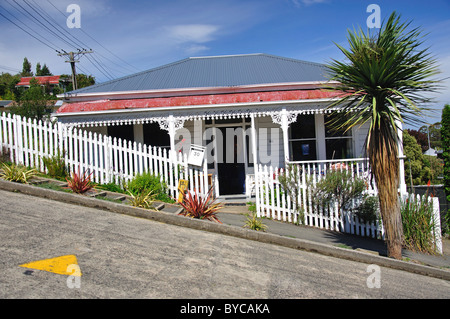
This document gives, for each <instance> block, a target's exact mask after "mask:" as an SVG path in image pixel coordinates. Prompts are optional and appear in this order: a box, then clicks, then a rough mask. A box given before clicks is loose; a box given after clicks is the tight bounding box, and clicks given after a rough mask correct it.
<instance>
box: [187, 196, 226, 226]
mask: <svg viewBox="0 0 450 319" xmlns="http://www.w3.org/2000/svg"><path fill="white" fill-rule="evenodd" d="M212 194H213V188H212V187H211V188H210V189H209V191H208V194H207V196H205V197H201V196H200V195H199V194H198V193H197V192H195V194H194V195H192V193H191V192H190V191H187V192H186V193H185V194H184V195H183V201H182V202H180V205H181V206H183V208H184V210H183V212H181V213H180V215H184V216H187V217H191V218H198V219H207V220H210V221H215V222H218V223H221V224H222V222H221V221H220V220H219V219H218V218H217V216H216V213H217V211H218V210H219V209H220V208H222V205H221V204H220V203H217V202H216V200H215V199H213V198H212Z"/></svg>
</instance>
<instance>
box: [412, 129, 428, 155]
mask: <svg viewBox="0 0 450 319" xmlns="http://www.w3.org/2000/svg"><path fill="white" fill-rule="evenodd" d="M407 132H408V134H409V135H411V136H413V137H414V138H415V139H416V142H417V143H419V145H420V147H421V149H422V153H423V152H425V151H426V150H427V149H428V135H427V134H425V133H422V132H420V131H418V130H411V129H408V131H407Z"/></svg>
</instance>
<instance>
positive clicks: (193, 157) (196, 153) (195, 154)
mask: <svg viewBox="0 0 450 319" xmlns="http://www.w3.org/2000/svg"><path fill="white" fill-rule="evenodd" d="M205 150H206V147H204V146H199V145H191V149H190V152H189V159H188V164H190V165H194V166H202V163H203V158H204V156H205Z"/></svg>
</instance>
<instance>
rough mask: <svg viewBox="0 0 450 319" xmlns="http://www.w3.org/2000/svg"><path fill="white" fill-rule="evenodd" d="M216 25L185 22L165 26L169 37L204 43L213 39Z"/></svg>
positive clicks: (216, 29)
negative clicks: (185, 23)
mask: <svg viewBox="0 0 450 319" xmlns="http://www.w3.org/2000/svg"><path fill="white" fill-rule="evenodd" d="M218 30H219V27H218V26H215V25H210V24H187V25H175V26H170V27H167V31H168V34H169V36H170V37H172V38H174V39H175V40H177V41H179V42H182V43H184V42H194V43H205V42H209V41H212V40H214V34H215V33H216V32H217V31H218Z"/></svg>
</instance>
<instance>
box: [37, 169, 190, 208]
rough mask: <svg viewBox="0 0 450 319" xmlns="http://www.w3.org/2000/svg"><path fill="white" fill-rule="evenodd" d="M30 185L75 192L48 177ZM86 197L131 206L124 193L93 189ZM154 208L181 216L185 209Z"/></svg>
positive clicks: (155, 204) (168, 205)
mask: <svg viewBox="0 0 450 319" xmlns="http://www.w3.org/2000/svg"><path fill="white" fill-rule="evenodd" d="M29 184H30V185H35V186H37V187H42V188H45V189H52V190H55V191H61V192H68V193H73V191H72V190H71V189H70V188H69V187H68V185H67V182H64V181H59V180H55V179H51V178H47V177H35V178H33V179H32V180H31V181H30V182H29ZM83 195H84V196H88V197H92V198H96V199H99V200H107V201H111V202H116V203H120V204H124V205H131V203H130V199H131V196H129V195H127V194H122V193H116V192H111V191H107V190H102V189H96V188H91V189H90V190H88V191H87V192H85V193H83ZM153 207H154V209H155V210H158V211H165V212H169V213H174V214H179V213H180V212H181V211H182V210H183V208H182V207H180V206H179V205H177V204H171V203H165V202H161V201H155V202H153Z"/></svg>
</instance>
